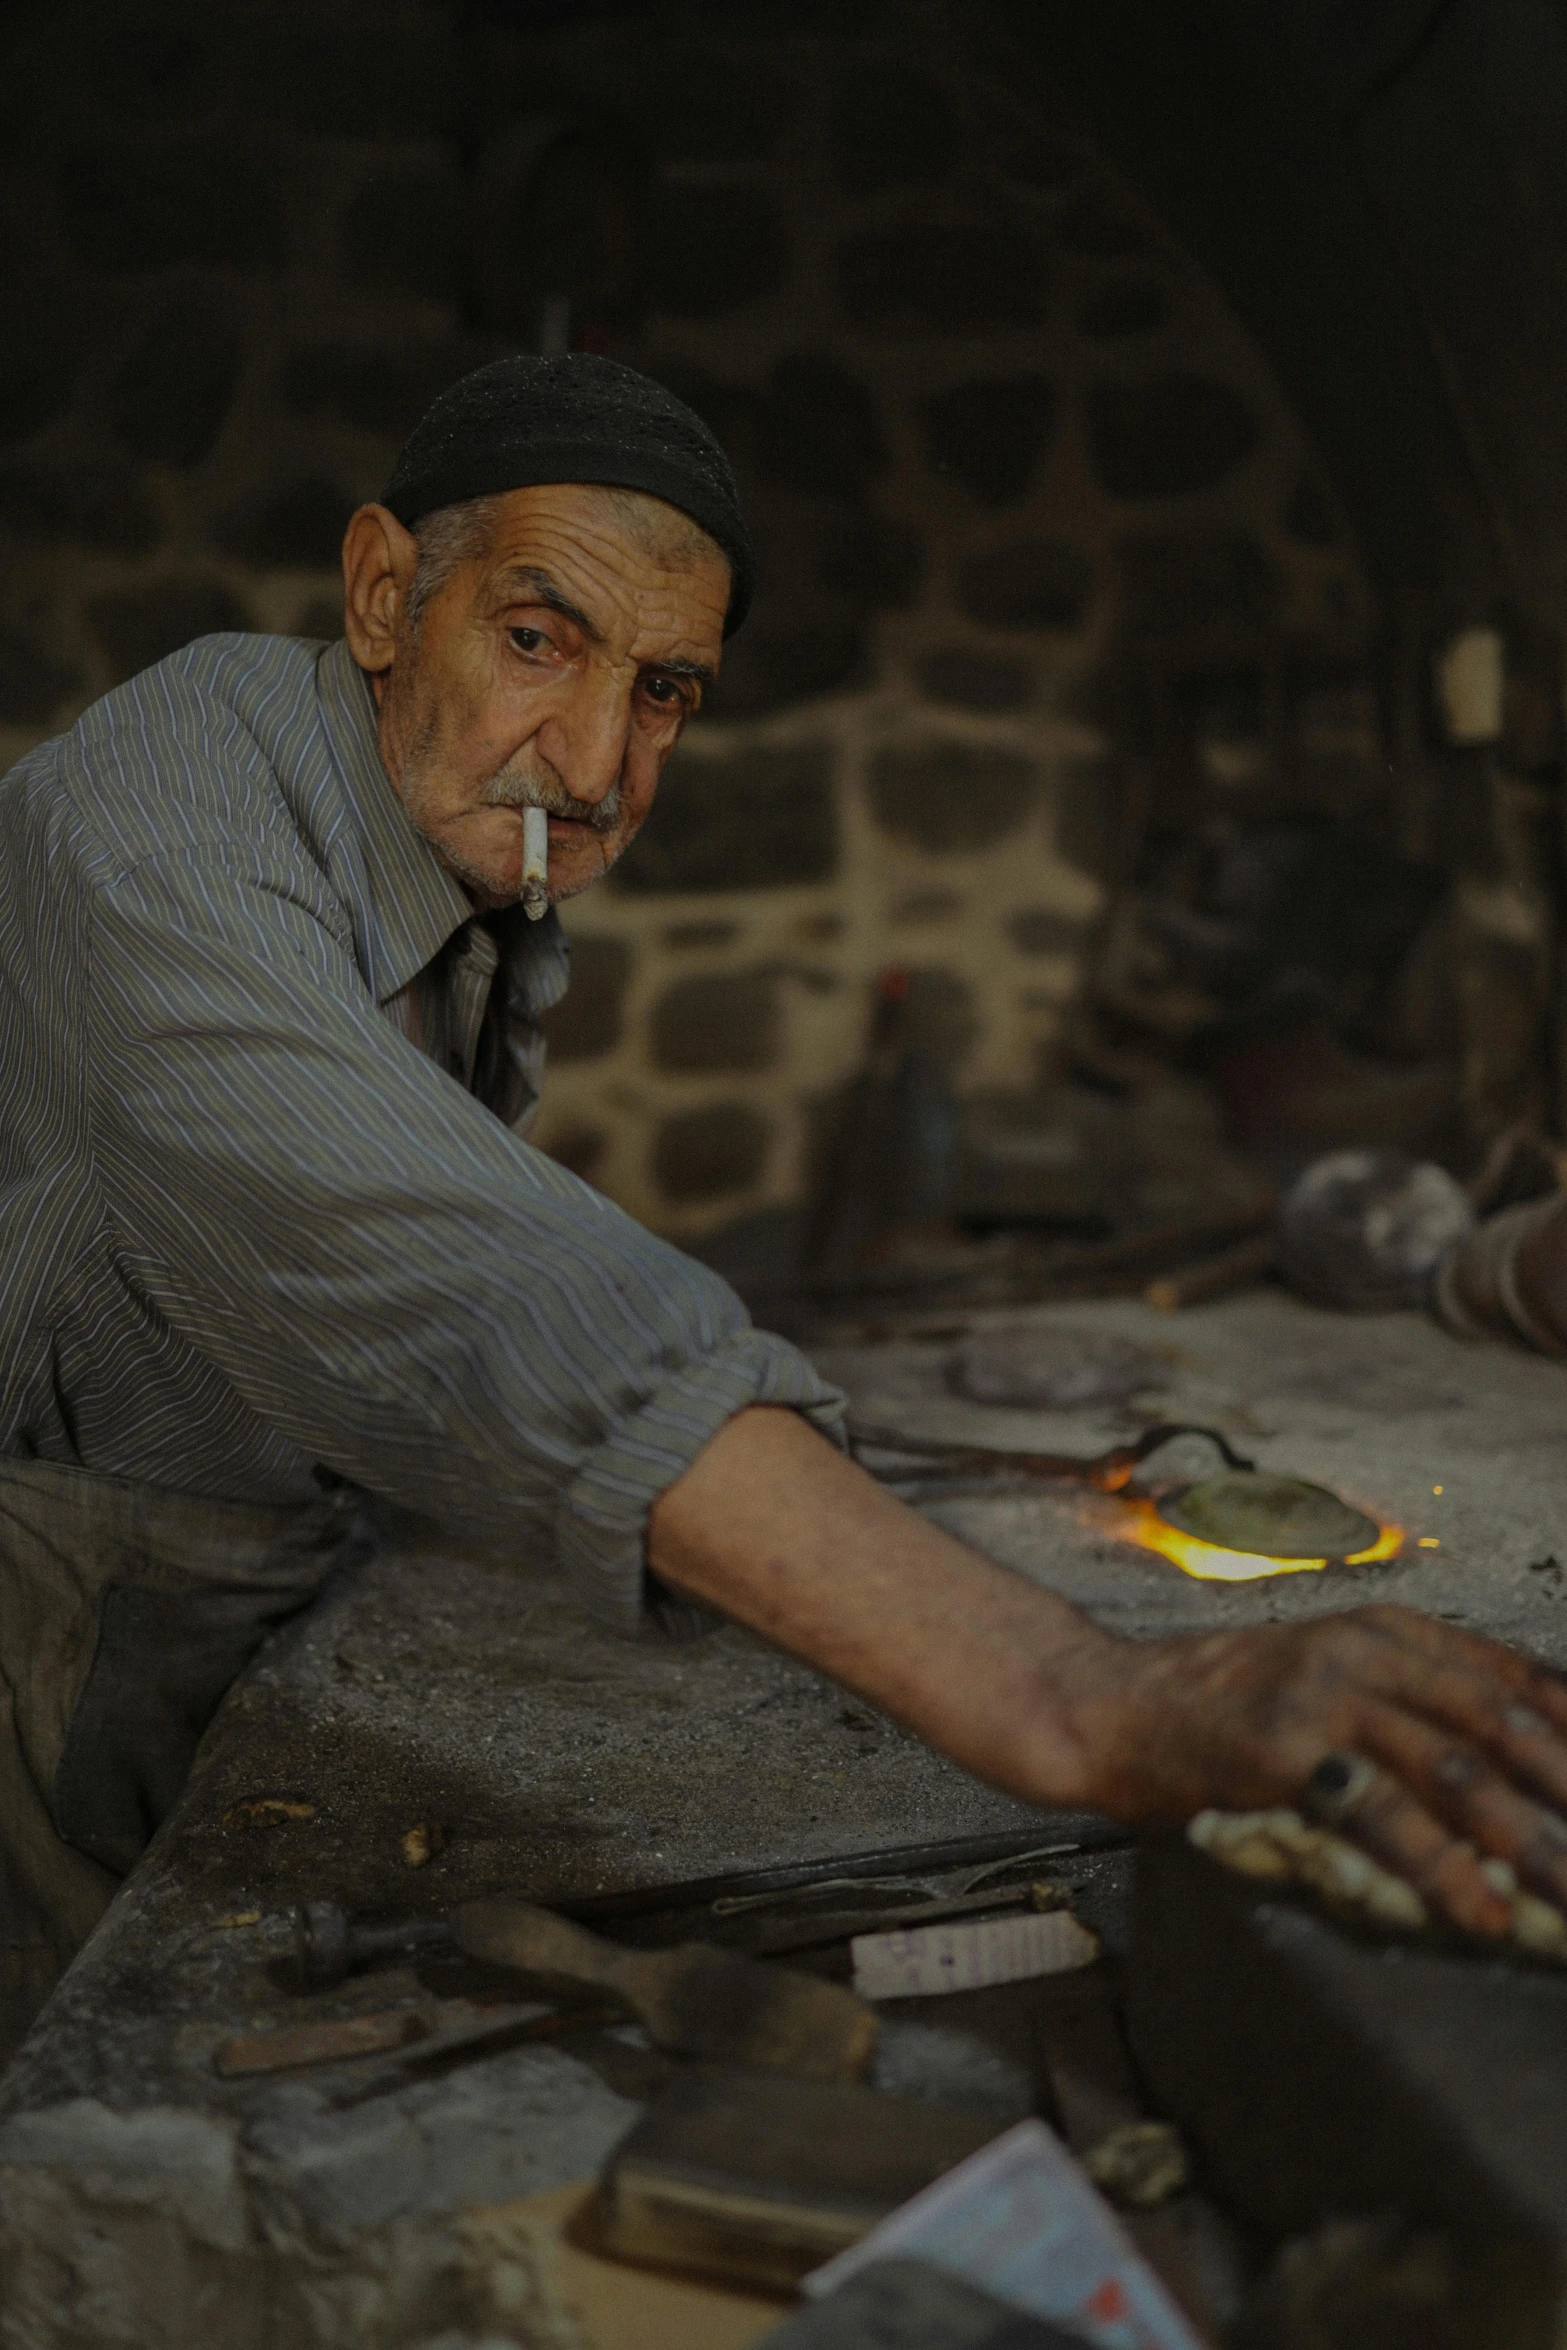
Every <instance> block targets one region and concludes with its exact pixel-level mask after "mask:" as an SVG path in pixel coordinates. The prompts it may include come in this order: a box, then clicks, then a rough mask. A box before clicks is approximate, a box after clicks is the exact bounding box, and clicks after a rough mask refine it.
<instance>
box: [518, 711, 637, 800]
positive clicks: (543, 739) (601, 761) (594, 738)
mask: <svg viewBox="0 0 1567 2350" xmlns="http://www.w3.org/2000/svg"><path fill="white" fill-rule="evenodd" d="M630 733H631V697H630V695H629V693H623V692H620V691H619V690H617V689H616V687H615V686H614V685H613V684H611V683H610V681H608V680H607V679H606V680H598V679H595V680H592V681H587V680H584V682H583V683H582V684H581V685H580V686H579V687H578V689H577V690H576V691H575V692H574V693H573V694H572V695H571V697H570V699H569V700H568V701H566V702H565V703H564V704H563V705H561V706H560V707H559V708H557V709H555V710H553V711H551V713H550V715H549V717H548V718H547V719H546V721H545V723H544V725H543V726H542V727H541V728H540V729H539V736H538V744H539V749H540V751H541V752H542V753H543V755H544V757H545V758H546V759H547V760H548V761H549V763H550V765H551V766H552V767H553V768H554V770H555V772H556V774H557V775H558V776H559V777H560V779H561V782H562V783H563V784H564V785H565V787H566V789H567V791H569V792H570V794H571V796H572V798H573V799H574V800H580V801H581V802H582V804H583V806H584V807H588V808H596V807H597V806H598V804H599V802H600V801H601V800H603V799H606V798H607V797H608V795H609V794H610V793H611V792H612V791H613V790H614V789H615V786H616V785H617V784H618V783H619V781H620V775H621V770H622V768H623V767H624V766H625V763H626V746H627V743H628V740H629V738H630Z"/></svg>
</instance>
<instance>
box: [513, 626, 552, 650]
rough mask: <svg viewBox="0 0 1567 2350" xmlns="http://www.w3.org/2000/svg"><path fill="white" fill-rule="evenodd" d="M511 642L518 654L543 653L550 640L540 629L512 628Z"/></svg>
mask: <svg viewBox="0 0 1567 2350" xmlns="http://www.w3.org/2000/svg"><path fill="white" fill-rule="evenodd" d="M511 641H512V643H513V644H514V645H515V646H516V648H517V650H518V652H519V653H538V652H542V651H543V649H544V648H545V646H546V645H547V644H548V643H549V641H550V640H549V638H548V637H547V636H546V635H545V633H544V631H543V629H542V628H514V629H513V630H512V632H511Z"/></svg>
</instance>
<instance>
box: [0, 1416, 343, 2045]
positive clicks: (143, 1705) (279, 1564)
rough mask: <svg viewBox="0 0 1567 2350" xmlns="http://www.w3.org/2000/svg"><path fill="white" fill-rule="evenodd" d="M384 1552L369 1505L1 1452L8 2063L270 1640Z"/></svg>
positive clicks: (1, 1991) (2, 1870) (333, 1495)
mask: <svg viewBox="0 0 1567 2350" xmlns="http://www.w3.org/2000/svg"><path fill="white" fill-rule="evenodd" d="M368 1548H369V1542H368V1539H367V1533H366V1523H365V1517H364V1496H363V1495H362V1494H360V1493H357V1492H356V1491H354V1490H353V1489H352V1488H351V1487H348V1486H343V1487H339V1488H338V1489H336V1490H335V1491H333V1492H330V1493H324V1494H323V1495H322V1496H321V1498H320V1499H319V1500H318V1501H310V1502H306V1503H303V1504H300V1505H296V1506H294V1507H290V1508H287V1509H275V1508H252V1507H250V1506H249V1505H247V1504H245V1503H238V1502H215V1501H203V1500H200V1499H198V1498H196V1497H194V1496H192V1495H189V1494H180V1493H170V1492H165V1491H163V1490H161V1489H159V1488H157V1487H154V1486H145V1485H133V1484H130V1483H128V1482H126V1481H125V1480H123V1479H121V1478H118V1477H99V1476H93V1475H91V1474H89V1473H88V1472H87V1471H86V1470H82V1469H68V1468H59V1467H56V1466H54V1465H53V1464H51V1463H46V1462H40V1461H5V1460H0V2061H3V2053H4V2047H5V2044H6V2043H7V2042H9V2043H11V2044H14V2042H15V2040H16V2039H17V2038H18V2037H19V2036H20V2029H25V2026H26V2023H27V2022H28V2021H30V2020H31V2016H32V2015H33V2014H34V2013H36V2012H37V2009H38V2008H39V2007H40V2006H41V2005H42V2003H43V2001H44V1999H45V1998H47V1996H48V1994H49V1991H50V1990H51V1989H52V1988H53V1985H54V1983H55V1981H56V1980H57V1979H58V1977H59V1976H60V1974H61V1973H62V1972H63V1971H64V1969H65V1967H66V1966H67V1965H69V1963H70V1961H71V1959H72V1957H74V1955H75V1953H76V1951H77V1950H78V1949H79V1948H80V1947H81V1945H82V1943H83V1942H84V1941H85V1940H86V1938H87V1936H88V1935H89V1934H90V1933H91V1931H92V1929H93V1927H94V1926H95V1925H96V1924H97V1922H98V1919H99V1918H100V1916H101V1915H102V1914H103V1911H104V1910H105V1908H106V1907H107V1906H108V1903H109V1901H110V1900H111V1899H112V1897H113V1895H114V1892H115V1889H116V1887H117V1886H118V1884H119V1883H120V1880H121V1879H122V1878H123V1877H124V1876H125V1875H126V1874H127V1873H128V1872H129V1871H130V1869H131V1868H132V1867H133V1866H134V1865H135V1862H136V1860H137V1859H138V1857H139V1856H140V1854H141V1853H142V1852H143V1850H144V1849H145V1847H146V1845H147V1842H148V1840H149V1838H150V1837H151V1835H152V1833H153V1831H154V1829H155V1828H156V1827H157V1826H158V1824H159V1822H160V1821H161V1820H162V1819H163V1818H164V1817H165V1816H166V1814H167V1813H168V1812H169V1810H170V1809H171V1807H172V1805H173V1803H174V1800H175V1798H176V1796H177V1795H178V1794H179V1791H180V1789H181V1787H182V1786H183V1785H184V1783H185V1779H186V1775H187V1773H188V1772H189V1770H190V1766H191V1762H192V1760H193V1758H194V1756H195V1752H196V1747H197V1744H198V1742H199V1740H200V1738H201V1734H202V1732H203V1731H204V1730H205V1728H206V1726H207V1724H208V1722H209V1721H210V1720H211V1719H212V1716H213V1714H214V1713H215V1711H216V1710H217V1706H218V1703H219V1701H220V1699H221V1698H222V1696H223V1694H224V1691H225V1690H226V1689H227V1688H228V1687H229V1685H230V1683H231V1682H232V1681H233V1680H234V1678H235V1676H236V1675H237V1674H238V1673H240V1672H241V1671H242V1670H243V1669H244V1667H245V1666H246V1665H247V1664H248V1663H249V1661H250V1659H251V1657H252V1656H254V1654H255V1652H256V1650H257V1649H258V1648H259V1647H260V1645H261V1643H262V1641H263V1640H264V1639H265V1638H266V1636H267V1634H268V1633H269V1632H271V1631H273V1630H274V1629H275V1628H276V1627H277V1626H278V1625H279V1624H282V1623H284V1622H286V1620H287V1619H288V1618H289V1617H290V1616H292V1615H295V1614H297V1612H298V1611H299V1610H300V1609H301V1608H302V1607H304V1606H305V1605H306V1604H307V1603H308V1601H309V1600H310V1599H311V1598H313V1597H314V1595H315V1593H316V1592H317V1591H319V1589H320V1588H321V1585H322V1583H323V1582H324V1581H325V1579H326V1578H327V1576H328V1575H329V1574H331V1573H332V1571H333V1569H334V1568H336V1567H339V1566H344V1565H348V1564H351V1563H353V1561H354V1560H355V1559H357V1558H359V1557H362V1556H363V1555H364V1554H365V1552H366V1551H367V1550H368Z"/></svg>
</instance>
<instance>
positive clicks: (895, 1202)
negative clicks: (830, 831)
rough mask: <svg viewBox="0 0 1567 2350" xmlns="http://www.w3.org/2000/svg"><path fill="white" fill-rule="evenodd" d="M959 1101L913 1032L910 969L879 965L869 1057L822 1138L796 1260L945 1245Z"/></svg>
mask: <svg viewBox="0 0 1567 2350" xmlns="http://www.w3.org/2000/svg"><path fill="white" fill-rule="evenodd" d="M957 1157H958V1107H957V1102H956V1100H955V1098H954V1096H953V1092H952V1087H951V1085H950V1084H949V1083H948V1081H947V1075H946V1071H945V1070H944V1069H943V1068H942V1065H941V1063H940V1062H939V1061H938V1060H937V1058H936V1057H935V1055H934V1054H933V1053H931V1052H929V1051H927V1050H926V1049H925V1048H924V1047H923V1046H922V1045H920V1044H918V1043H916V1042H915V1041H914V1040H913V1038H912V1036H911V1032H910V1020H909V975H908V973H907V971H904V970H900V969H896V968H894V969H892V970H889V971H884V972H883V973H882V976H881V978H880V980H879V981H878V982H877V987H876V1001H875V1008H874V1010H873V1012H872V1015H871V1030H870V1037H869V1040H868V1043H867V1046H866V1053H865V1062H864V1066H863V1067H862V1068H861V1070H860V1073H859V1075H858V1076H857V1077H856V1078H855V1079H854V1080H853V1083H852V1084H851V1085H850V1088H849V1092H848V1098H847V1099H846V1101H845V1103H844V1106H843V1110H842V1112H841V1114H840V1117H839V1120H838V1124H837V1126H836V1128H835V1129H834V1132H833V1136H832V1139H831V1142H830V1144H829V1146H828V1149H827V1153H826V1159H825V1163H824V1166H823V1170H822V1178H821V1183H820V1186H819V1188H818V1190H817V1194H816V1198H815V1200H814V1202H813V1203H812V1209H811V1215H810V1218H809V1221H808V1224H807V1228H806V1238H805V1248H804V1258H803V1266H802V1270H803V1271H805V1272H806V1273H810V1274H816V1275H821V1274H840V1275H841V1274H845V1273H849V1272H852V1271H855V1270H856V1269H859V1268H863V1267H866V1266H873V1265H878V1264H885V1263H887V1262H889V1261H890V1260H893V1259H896V1260H898V1261H900V1262H902V1261H904V1260H906V1259H907V1260H911V1261H917V1260H918V1259H919V1258H920V1257H921V1256H922V1255H931V1254H940V1253H942V1252H945V1251H950V1249H951V1248H952V1246H953V1244H954V1243H955V1242H957V1241H958V1237H959V1236H958V1233H957V1231H956V1228H955V1226H954V1224H953V1221H952V1203H953V1195H954V1191H955V1187H956V1179H957Z"/></svg>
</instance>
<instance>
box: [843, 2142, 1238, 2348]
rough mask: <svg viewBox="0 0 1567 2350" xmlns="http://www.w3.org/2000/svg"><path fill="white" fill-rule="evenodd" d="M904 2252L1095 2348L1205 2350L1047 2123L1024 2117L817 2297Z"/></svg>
mask: <svg viewBox="0 0 1567 2350" xmlns="http://www.w3.org/2000/svg"><path fill="white" fill-rule="evenodd" d="M894 2253H903V2254H906V2255H907V2256H909V2257H910V2258H912V2259H915V2260H927V2261H929V2262H930V2264H931V2266H932V2267H933V2268H942V2269H945V2270H946V2271H947V2272H948V2274H949V2275H951V2276H957V2277H962V2278H964V2279H965V2280H966V2281H967V2282H968V2283H969V2284H971V2285H979V2286H981V2287H982V2288H983V2289H984V2291H986V2292H987V2293H993V2294H994V2295H995V2296H996V2298H997V2300H998V2301H1010V2302H1012V2303H1013V2305H1014V2306H1015V2307H1016V2308H1018V2309H1026V2310H1028V2311H1030V2312H1031V2313H1032V2314H1033V2315H1034V2316H1035V2317H1047V2318H1053V2319H1055V2320H1056V2321H1057V2322H1058V2323H1061V2324H1065V2325H1069V2326H1072V2327H1075V2328H1076V2330H1077V2332H1079V2333H1080V2334H1081V2335H1082V2336H1083V2338H1084V2340H1085V2341H1087V2342H1091V2343H1093V2344H1094V2345H1095V2350H1200V2346H1199V2343H1198V2340H1197V2336H1196V2335H1195V2334H1194V2333H1193V2332H1192V2330H1191V2327H1190V2326H1189V2325H1188V2324H1187V2322H1186V2320H1185V2318H1184V2317H1183V2316H1182V2315H1181V2312H1180V2311H1179V2310H1178V2309H1177V2308H1176V2306H1175V2303H1174V2302H1173V2301H1172V2300H1171V2299H1170V2296H1169V2295H1168V2293H1166V2291H1165V2289H1164V2287H1163V2285H1161V2284H1160V2282H1159V2280H1158V2278H1157V2277H1156V2276H1155V2275H1154V2273H1153V2271H1152V2269H1151V2268H1149V2267H1148V2266H1147V2264H1146V2262H1145V2261H1144V2260H1143V2259H1142V2258H1141V2256H1140V2254H1139V2253H1138V2252H1137V2250H1136V2248H1135V2247H1134V2245H1133V2243H1132V2241H1131V2238H1130V2237H1129V2236H1128V2235H1127V2234H1126V2232H1125V2230H1124V2229H1123V2228H1122V2227H1121V2225H1120V2223H1119V2221H1118V2220H1117V2219H1116V2217H1115V2214H1114V2213H1113V2212H1112V2211H1111V2209H1110V2207H1109V2205H1108V2204H1107V2203H1106V2202H1105V2201H1104V2199H1103V2198H1102V2197H1101V2196H1100V2195H1098V2194H1097V2193H1096V2192H1095V2190H1094V2188H1093V2186H1092V2184H1091V2183H1090V2181H1089V2179H1088V2177H1087V2175H1086V2173H1085V2172H1084V2171H1083V2170H1082V2169H1081V2168H1080V2167H1079V2165H1078V2164H1077V2163H1076V2162H1074V2161H1073V2159H1072V2157H1071V2155H1070V2154H1068V2152H1067V2150H1066V2148H1065V2147H1064V2146H1063V2145H1062V2143H1061V2141H1060V2139H1059V2138H1058V2137H1056V2135H1055V2133H1054V2132H1053V2131H1052V2130H1048V2129H1046V2127H1045V2125H1044V2123H1043V2122H1039V2121H1027V2122H1019V2123H1018V2125H1017V2127H1016V2129H1012V2130H1007V2131H1005V2132H1004V2133H1003V2135H1002V2136H1001V2137H999V2138H993V2139H992V2140H991V2142H990V2144H989V2145H988V2146H982V2147H981V2148H980V2150H979V2152H978V2153H977V2154H971V2155H970V2156H969V2159H968V2160H967V2162H960V2163H959V2164H958V2166H957V2168H956V2169H955V2170H950V2171H948V2172H947V2174H946V2176H945V2178H940V2179H938V2180H937V2181H936V2183H935V2185H934V2186H933V2187H926V2188H925V2189H924V2191H923V2192H922V2193H921V2194H918V2195H916V2196H914V2197H913V2198H912V2200H911V2201H910V2202H908V2203H905V2204H903V2205H902V2206H901V2208H900V2209H899V2210H897V2211H895V2212H894V2213H893V2214H892V2216H891V2218H890V2219H885V2220H883V2221H882V2223H881V2225H880V2227H876V2228H872V2230H871V2232H870V2234H869V2235H868V2236H862V2237H861V2239H860V2241H859V2243H858V2244H855V2245H853V2246H852V2247H851V2248H850V2250H849V2251H847V2252H840V2253H839V2254H838V2256H837V2258H836V2259H834V2260H830V2261H828V2263H827V2265H826V2267H825V2268H819V2269H816V2270H815V2271H814V2272H813V2273H812V2274H811V2275H810V2276H808V2277H807V2278H806V2279H805V2285H804V2290H805V2291H806V2292H807V2293H808V2294H809V2295H810V2297H811V2299H812V2300H816V2299H818V2298H819V2297H820V2296H821V2295H823V2294H826V2293H832V2292H835V2291H836V2290H837V2288H838V2286H840V2285H846V2284H847V2283H848V2281H849V2279H850V2277H852V2276H854V2275H856V2274H857V2273H858V2271H859V2270H860V2269H862V2268H865V2267H867V2266H868V2265H869V2263H870V2262H871V2261H873V2260H885V2259H887V2258H889V2257H890V2256H891V2255H892V2254H894Z"/></svg>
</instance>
